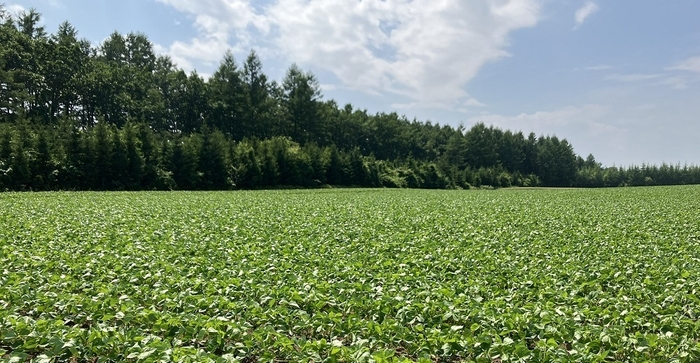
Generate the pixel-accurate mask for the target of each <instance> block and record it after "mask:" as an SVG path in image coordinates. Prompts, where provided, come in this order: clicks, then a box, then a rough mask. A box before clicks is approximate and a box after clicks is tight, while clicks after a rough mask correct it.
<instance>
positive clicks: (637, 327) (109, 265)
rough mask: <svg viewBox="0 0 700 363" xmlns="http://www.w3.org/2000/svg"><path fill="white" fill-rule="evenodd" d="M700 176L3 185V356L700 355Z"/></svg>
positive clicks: (424, 358) (482, 358)
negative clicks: (585, 183) (132, 189)
mask: <svg viewBox="0 0 700 363" xmlns="http://www.w3.org/2000/svg"><path fill="white" fill-rule="evenodd" d="M698 290H700V187H693V186H687V187H668V188H664V187H659V188H622V189H604V190H517V189H516V190H498V191H425V190H360V189H358V190H351V189H348V190H345V189H341V190H316V191H264V192H142V193H34V194H32V193H27V194H14V193H5V194H0V361H10V362H22V361H36V362H66V361H67V362H85V361H87V362H108V361H127V362H155V361H184V362H188V361H189V362H201V361H216V362H219V361H220V362H226V361H231V362H472V361H476V362H487V363H494V362H515V361H531V362H574V361H576V362H579V361H580V362H607V361H611V362H612V361H634V362H643V361H650V362H672V361H679V362H692V361H700V322H698V315H700V291H698Z"/></svg>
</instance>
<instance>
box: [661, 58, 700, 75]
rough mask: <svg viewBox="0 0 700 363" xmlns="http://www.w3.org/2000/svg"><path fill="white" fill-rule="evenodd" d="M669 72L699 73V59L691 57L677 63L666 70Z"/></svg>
mask: <svg viewBox="0 0 700 363" xmlns="http://www.w3.org/2000/svg"><path fill="white" fill-rule="evenodd" d="M666 70H669V71H690V72H698V73H700V57H692V58H688V59H685V60H683V61H681V62H678V63H677V64H676V65H674V66H672V67H668V68H666Z"/></svg>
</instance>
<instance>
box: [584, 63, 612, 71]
mask: <svg viewBox="0 0 700 363" xmlns="http://www.w3.org/2000/svg"><path fill="white" fill-rule="evenodd" d="M612 68H613V67H612V66H611V65H608V64H599V65H597V66H590V67H585V68H583V69H584V70H587V71H605V70H608V69H612Z"/></svg>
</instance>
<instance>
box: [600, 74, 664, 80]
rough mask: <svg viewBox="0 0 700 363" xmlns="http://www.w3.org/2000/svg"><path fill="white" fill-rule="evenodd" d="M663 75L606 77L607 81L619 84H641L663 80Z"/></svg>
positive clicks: (617, 75)
mask: <svg viewBox="0 0 700 363" xmlns="http://www.w3.org/2000/svg"><path fill="white" fill-rule="evenodd" d="M661 77H662V75H661V74H643V73H633V74H611V75H608V76H605V80H607V81H618V82H640V81H648V80H651V79H657V78H661Z"/></svg>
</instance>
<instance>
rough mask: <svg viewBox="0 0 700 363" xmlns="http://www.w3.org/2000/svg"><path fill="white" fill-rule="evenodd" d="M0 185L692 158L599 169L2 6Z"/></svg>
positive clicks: (477, 180)
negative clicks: (209, 66) (205, 72)
mask: <svg viewBox="0 0 700 363" xmlns="http://www.w3.org/2000/svg"><path fill="white" fill-rule="evenodd" d="M0 23H1V24H0V190H59V189H60V190H152V189H163V190H167V189H188V190H194V189H204V190H213V189H217V190H219V189H255V188H275V187H318V186H322V185H339V186H363V187H410V188H470V187H483V186H490V187H509V186H584V187H600V186H620V185H658V184H691V183H700V168H698V167H696V166H682V167H681V166H679V165H676V166H673V165H665V164H664V165H662V166H649V165H644V166H641V167H629V168H619V167H607V168H605V167H603V166H602V165H600V164H599V163H597V162H596V161H595V158H594V157H593V156H592V155H589V156H588V158H586V159H585V160H584V159H583V158H581V157H580V156H577V155H576V154H575V153H574V150H573V147H572V146H571V145H570V144H569V143H568V142H567V141H566V140H563V139H558V138H557V137H556V136H540V137H537V136H536V135H535V134H533V133H531V134H529V135H527V136H525V135H524V134H523V133H521V132H511V131H503V130H501V129H498V128H494V127H489V126H486V125H484V124H482V123H478V124H476V125H474V126H472V127H471V128H470V129H468V130H467V129H465V128H463V127H461V126H460V127H457V128H454V127H450V126H444V125H443V126H440V125H438V124H432V123H430V122H419V121H417V120H408V119H406V118H405V117H403V116H399V115H397V114H396V113H388V114H387V113H378V114H374V115H372V114H369V113H368V112H367V111H366V110H360V109H356V108H354V107H353V106H352V105H349V104H348V105H345V106H343V107H340V106H339V105H338V104H336V103H335V102H334V101H333V100H330V101H324V100H323V99H322V95H321V92H320V87H319V84H318V81H317V79H316V78H315V76H314V75H313V74H311V73H309V72H305V71H303V70H301V69H300V68H299V67H297V66H296V65H292V66H291V67H290V68H289V69H288V70H287V73H286V75H285V77H284V79H283V80H282V81H281V82H280V83H278V82H276V81H273V80H269V79H268V77H267V76H266V75H265V74H264V73H263V71H262V63H261V62H260V59H259V58H258V56H257V54H256V53H255V52H251V53H250V54H249V55H248V57H247V58H246V59H245V61H244V62H243V63H242V64H239V63H237V62H236V61H235V59H234V57H233V55H232V54H231V52H227V53H226V54H225V55H224V57H223V59H222V61H221V63H220V65H219V67H218V69H217V70H216V72H215V73H214V74H213V75H212V76H211V77H210V78H209V79H204V78H203V77H201V76H200V75H198V74H197V73H196V72H192V73H190V74H187V73H185V72H184V71H183V70H181V69H179V68H177V67H176V66H175V64H174V63H173V62H172V60H171V59H170V58H168V57H166V56H159V55H156V54H155V52H154V50H153V44H152V43H151V42H150V41H149V40H148V38H147V37H146V36H145V35H144V34H141V33H130V34H127V35H122V34H119V33H116V32H115V33H113V34H112V35H110V36H109V38H107V39H106V40H105V41H104V42H103V43H102V44H101V45H100V46H99V47H93V46H91V45H90V43H89V42H88V41H86V40H81V39H79V38H78V33H77V31H76V29H75V28H74V27H73V26H72V25H70V24H69V23H67V22H64V23H63V24H61V25H60V26H59V28H58V30H57V32H56V33H54V34H47V33H46V31H45V29H44V28H42V27H41V26H39V24H40V15H39V14H38V13H37V12H36V11H35V10H30V11H28V12H24V13H22V14H19V15H18V16H10V15H9V14H8V13H7V12H6V11H4V10H3V9H2V7H0Z"/></svg>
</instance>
